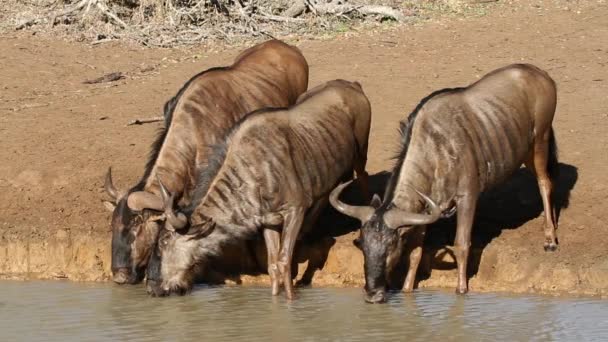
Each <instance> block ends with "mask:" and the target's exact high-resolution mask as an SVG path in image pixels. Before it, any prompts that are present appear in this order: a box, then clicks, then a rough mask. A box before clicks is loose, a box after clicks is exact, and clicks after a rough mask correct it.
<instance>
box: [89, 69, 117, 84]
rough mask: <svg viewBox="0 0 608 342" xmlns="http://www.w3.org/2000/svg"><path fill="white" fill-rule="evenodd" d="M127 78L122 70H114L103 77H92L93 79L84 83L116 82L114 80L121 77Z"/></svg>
mask: <svg viewBox="0 0 608 342" xmlns="http://www.w3.org/2000/svg"><path fill="white" fill-rule="evenodd" d="M123 78H125V75H123V74H122V72H120V71H118V72H112V73H109V74H106V75H103V76H101V77H98V78H95V79H92V80H86V81H84V82H82V83H84V84H96V83H105V82H114V81H118V80H120V79H123Z"/></svg>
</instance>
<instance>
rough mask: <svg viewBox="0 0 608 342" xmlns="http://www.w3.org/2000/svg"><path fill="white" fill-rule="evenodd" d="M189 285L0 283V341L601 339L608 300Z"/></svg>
mask: <svg viewBox="0 0 608 342" xmlns="http://www.w3.org/2000/svg"><path fill="white" fill-rule="evenodd" d="M299 294H300V296H299V300H297V301H295V302H293V303H287V302H285V300H284V299H283V298H271V296H270V295H269V290H268V289H267V288H255V287H216V288H197V289H196V290H195V291H194V293H193V294H192V295H190V296H186V297H171V298H161V299H157V298H148V297H147V296H146V294H145V291H144V289H143V288H142V287H140V286H135V287H119V286H115V285H111V284H77V283H69V282H0V341H53V340H54V341H85V340H86V341H116V340H131V341H159V340H164V341H178V340H179V341H227V340H230V341H235V340H238V339H239V338H245V339H246V340H247V341H288V340H302V341H320V340H332V341H337V340H341V341H357V340H358V341H376V340H378V341H379V340H390V341H394V340H421V341H429V340H437V339H439V338H442V339H446V340H454V341H465V340H487V341H495V340H509V341H528V340H539V341H550V340H569V341H575V340H577V341H580V340H605V339H606V338H608V301H605V300H604V301H602V300H595V299H558V298H551V297H535V296H526V297H522V296H517V297H514V296H505V295H491V294H471V295H468V296H466V297H459V296H456V295H454V294H452V293H449V292H435V291H428V290H424V291H420V292H418V293H415V294H414V295H403V294H395V295H393V296H392V297H391V298H390V302H389V303H388V304H386V305H369V304H365V303H363V300H362V296H361V291H360V290H358V289H304V290H301V291H300V292H299Z"/></svg>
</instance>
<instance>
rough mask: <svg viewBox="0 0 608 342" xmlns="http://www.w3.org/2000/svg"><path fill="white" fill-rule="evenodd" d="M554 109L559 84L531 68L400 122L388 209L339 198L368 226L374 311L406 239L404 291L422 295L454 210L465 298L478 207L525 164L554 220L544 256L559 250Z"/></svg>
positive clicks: (365, 239)
mask: <svg viewBox="0 0 608 342" xmlns="http://www.w3.org/2000/svg"><path fill="white" fill-rule="evenodd" d="M555 106H556V87H555V82H554V81H553V80H552V79H551V78H550V77H549V75H548V74H547V73H546V72H544V71H542V70H540V69H539V68H537V67H535V66H533V65H529V64H515V65H510V66H507V67H504V68H501V69H498V70H495V71H493V72H491V73H489V74H488V75H486V76H485V77H483V78H482V79H480V80H479V81H477V82H475V83H473V84H471V85H469V86H468V87H465V88H456V89H444V90H440V91H436V92H434V93H432V94H431V95H429V96H427V97H426V98H424V99H423V100H422V101H421V102H420V103H419V104H418V106H417V107H416V109H414V111H413V112H412V113H411V114H410V115H409V117H408V118H407V120H405V121H402V122H401V135H402V137H401V144H402V146H401V153H400V155H399V157H398V161H397V165H396V166H395V168H394V170H393V174H392V176H391V179H390V180H389V182H388V184H387V188H386V192H385V195H384V198H383V200H382V203H380V202H381V201H380V199H379V198H378V197H375V198H374V200H373V201H372V206H371V207H368V206H351V205H347V204H344V203H343V202H341V201H340V200H339V199H338V196H339V194H340V192H341V191H342V189H343V188H344V186H345V185H346V184H343V185H341V186H339V187H337V188H336V189H335V190H334V191H333V192H332V194H331V196H330V201H331V203H332V205H333V206H334V207H335V208H336V209H337V210H339V211H341V212H342V213H344V214H346V215H349V216H352V217H355V218H357V219H359V220H360V221H361V222H362V223H363V226H362V228H361V235H360V237H359V241H358V243H359V246H360V248H361V249H362V250H363V254H364V260H365V290H366V292H367V295H366V300H367V301H369V302H383V301H384V300H385V286H386V282H387V276H388V275H390V273H391V272H392V270H393V268H394V266H395V264H396V262H397V261H398V260H399V259H400V257H401V254H402V251H403V246H404V243H405V241H404V240H405V236H406V235H408V236H409V239H411V241H409V242H410V244H411V245H412V246H413V248H412V249H411V250H410V251H409V252H410V254H409V261H410V265H409V270H408V272H407V275H406V279H405V284H404V290H405V291H411V290H412V289H413V286H414V280H415V276H416V270H417V268H418V265H419V262H420V258H421V255H422V244H423V240H424V233H425V228H426V225H428V224H431V223H433V222H435V221H437V220H438V219H439V218H440V217H442V216H446V215H451V214H452V213H453V212H454V210H456V211H457V229H456V239H455V243H454V253H455V256H456V262H457V264H458V287H457V289H456V291H457V293H466V292H467V291H468V285H467V278H466V271H467V260H468V256H469V247H470V244H471V228H472V226H473V217H474V215H475V207H476V203H477V198H478V197H479V194H480V193H481V192H482V191H484V190H487V189H489V188H491V187H492V186H494V185H497V184H499V183H501V182H502V181H504V180H505V179H506V178H507V177H509V176H510V175H511V174H512V173H513V172H515V171H516V170H517V169H518V168H519V167H520V166H521V164H522V163H524V164H525V165H526V167H528V168H529V169H530V170H531V171H532V172H533V173H534V175H535V176H536V178H537V180H538V185H539V188H540V193H541V197H542V200H543V206H544V210H545V217H546V226H545V243H544V247H545V250H547V251H554V250H555V249H556V248H557V238H556V235H555V230H556V228H557V222H556V216H555V212H554V207H553V204H552V202H551V191H552V186H553V185H552V179H555V174H556V172H557V168H558V165H557V148H556V144H555V137H554V133H553V128H552V127H551V122H552V120H553V115H554V113H555ZM425 205H426V209H425ZM425 210H428V213H424V211H425Z"/></svg>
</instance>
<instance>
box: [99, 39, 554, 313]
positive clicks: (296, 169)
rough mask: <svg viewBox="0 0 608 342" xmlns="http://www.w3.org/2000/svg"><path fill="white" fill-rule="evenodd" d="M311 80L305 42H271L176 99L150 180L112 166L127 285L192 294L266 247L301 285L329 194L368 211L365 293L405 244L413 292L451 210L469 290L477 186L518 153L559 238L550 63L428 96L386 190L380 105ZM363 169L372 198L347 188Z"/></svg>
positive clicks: (381, 282)
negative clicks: (375, 123) (376, 151)
mask: <svg viewBox="0 0 608 342" xmlns="http://www.w3.org/2000/svg"><path fill="white" fill-rule="evenodd" d="M307 88H308V64H307V62H306V60H305V58H304V56H303V55H302V53H301V52H300V50H299V49H297V48H296V47H293V46H290V45H287V44H285V43H283V42H281V41H278V40H271V41H267V42H265V43H262V44H259V45H256V46H254V47H252V48H249V49H247V50H245V51H244V52H242V53H241V54H240V55H239V56H237V58H236V59H235V61H234V63H233V64H232V65H231V66H228V67H218V68H211V69H208V70H206V71H203V72H201V73H199V74H197V75H195V76H194V77H193V78H191V79H190V80H189V81H188V82H187V83H186V84H185V85H184V86H183V87H182V88H181V89H180V90H179V92H178V93H177V95H175V97H173V98H172V99H171V100H169V101H168V102H167V103H166V105H165V108H164V116H165V126H164V128H163V130H162V131H161V133H160V134H159V135H158V137H157V139H156V141H155V142H154V144H153V147H152V152H151V155H150V158H149V161H148V163H147V165H146V168H145V172H144V175H143V176H142V178H141V180H140V181H139V183H138V184H136V185H135V186H134V187H132V188H131V189H129V190H127V191H121V190H118V189H116V188H115V186H114V184H113V182H112V175H111V171H110V170H108V173H107V175H106V180H105V189H106V191H107V193H108V194H109V195H110V196H111V197H112V201H107V202H106V206H107V207H108V208H109V209H110V210H111V211H112V212H113V215H112V223H111V225H112V273H113V279H114V281H115V282H116V283H119V284H125V283H130V284H134V283H138V282H141V281H142V280H143V279H144V278H146V282H147V285H148V286H147V288H148V292H149V293H150V294H151V295H154V296H164V295H169V294H172V293H177V294H185V293H187V292H189V290H190V289H191V288H192V286H193V285H194V284H195V283H197V282H199V281H200V280H201V279H203V278H209V277H210V274H213V273H214V272H217V273H231V272H233V271H232V270H236V271H234V272H240V271H242V270H244V269H248V268H255V267H256V266H257V265H259V260H261V259H263V258H260V257H259V255H260V254H265V256H266V258H265V260H266V262H265V268H266V269H265V271H266V272H267V273H268V274H269V276H270V279H271V288H272V294H273V295H277V294H279V292H280V290H281V286H282V287H284V289H285V295H286V297H287V298H289V299H292V298H294V295H295V293H294V288H293V283H292V282H293V278H294V277H295V275H296V274H297V260H301V259H308V261H309V264H308V267H309V268H310V267H313V268H315V267H316V268H320V267H322V262H320V261H319V260H318V259H319V257H318V255H319V253H316V252H315V249H316V248H317V247H318V246H317V245H315V242H309V241H307V240H306V239H303V238H302V236H304V235H306V234H307V233H308V232H309V231H310V230H311V229H312V227H313V226H315V224H316V223H317V221H318V218H319V215H320V213H321V212H322V211H323V210H324V209H325V208H326V207H327V206H328V203H331V205H332V206H333V207H334V208H335V209H336V210H337V211H339V212H340V213H342V214H345V215H347V216H350V217H353V218H356V219H358V220H359V221H361V223H362V226H361V229H360V236H359V237H358V238H357V239H356V240H355V241H354V242H355V245H356V246H357V247H359V249H361V251H362V252H363V255H364V271H365V292H366V296H365V299H366V301H368V302H373V303H379V302H384V301H385V299H386V294H385V293H386V288H387V286H388V281H387V279H389V277H391V275H392V274H393V273H394V272H396V267H395V266H396V264H397V262H398V261H399V260H400V259H401V258H402V257H403V253H404V252H405V253H409V255H405V256H409V267H408V271H407V275H406V277H405V284H404V290H405V291H411V290H412V289H413V287H414V281H415V277H416V271H417V268H418V265H419V263H420V259H421V255H422V247H423V242H424V236H425V230H426V226H427V225H429V224H432V223H434V222H435V221H437V220H439V219H440V218H445V217H449V216H451V215H453V214H456V215H457V216H456V218H457V228H456V239H455V242H454V253H455V257H456V261H457V266H458V285H457V288H456V292H457V293H466V292H467V291H468V286H467V277H466V271H467V260H468V257H469V248H470V245H471V229H472V225H473V218H474V214H475V208H476V204H477V199H478V197H479V194H480V193H481V192H482V191H485V190H487V189H490V188H491V187H493V186H495V185H497V184H500V183H501V182H503V181H505V180H506V179H507V178H508V177H509V176H510V175H511V174H513V173H514V172H515V171H516V170H517V169H518V168H519V167H520V166H521V165H522V164H525V165H526V167H527V168H528V169H530V170H531V171H532V173H533V174H534V175H535V176H536V178H537V180H538V185H539V189H540V192H541V197H542V201H543V206H544V212H545V216H546V227H545V242H544V248H545V250H546V251H553V250H555V249H556V248H557V238H556V235H555V230H556V228H557V222H556V216H555V211H554V206H553V203H552V200H551V198H552V187H553V184H552V181H553V180H554V179H555V175H556V171H557V149H556V144H555V138H554V133H553V128H552V120H553V116H554V113H555V107H556V86H555V83H554V81H553V80H552V79H551V78H550V77H549V76H548V75H547V73H546V72H544V71H542V70H540V69H539V68H537V67H535V66H533V65H529V64H514V65H509V66H506V67H503V68H500V69H498V70H495V71H493V72H491V73H489V74H487V75H486V76H484V77H483V78H481V79H480V80H478V81H477V82H475V83H473V84H471V85H469V86H467V87H464V88H453V89H443V90H439V91H436V92H434V93H432V94H430V95H429V96H427V97H425V98H424V99H422V101H420V103H419V104H418V105H417V106H416V107H415V109H414V110H413V111H412V112H411V114H410V115H409V116H408V117H407V118H405V119H404V120H403V121H402V122H401V125H400V128H401V146H400V153H399V155H398V158H397V163H396V165H395V167H394V169H393V172H392V174H391V177H390V179H389V181H388V183H387V185H386V189H385V191H384V196H383V198H382V199H380V197H379V196H377V195H373V196H371V194H370V188H369V184H368V174H367V173H366V171H365V166H366V161H367V150H368V138H369V131H370V124H371V112H372V109H371V105H370V102H369V100H368V99H367V97H366V95H365V94H364V92H363V88H362V86H361V85H360V84H359V83H358V82H349V81H345V80H333V81H329V82H326V83H324V84H321V85H318V86H316V87H314V88H312V89H310V90H308V91H307ZM353 176H356V183H357V188H358V189H359V192H360V194H361V197H362V198H364V199H365V200H366V203H368V205H365V206H355V205H352V204H346V203H344V202H343V201H342V200H340V198H339V197H340V194H341V192H342V191H343V190H344V188H345V187H346V186H347V185H348V184H349V183H350V182H351V181H352V179H353ZM256 241H263V242H264V243H257V242H256ZM406 241H407V242H408V243H406ZM307 244H308V245H307ZM294 265H295V266H294ZM303 282H304V283H308V282H310V276H309V277H308V279H303Z"/></svg>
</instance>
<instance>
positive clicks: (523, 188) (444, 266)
mask: <svg viewBox="0 0 608 342" xmlns="http://www.w3.org/2000/svg"><path fill="white" fill-rule="evenodd" d="M577 180H578V169H577V168H576V167H575V166H572V165H568V164H564V163H560V164H559V176H558V177H557V179H556V180H555V181H554V182H553V187H554V189H553V203H554V206H555V208H556V212H557V218H558V220H559V216H560V213H561V211H562V210H563V209H565V208H568V206H569V204H570V192H571V191H572V189H573V188H574V186H575V184H576V182H577ZM477 203H478V204H477V210H476V214H475V224H474V227H473V232H472V236H471V244H472V246H471V253H470V256H469V263H468V270H467V274H468V277H469V278H470V277H472V276H474V275H475V274H477V272H478V270H479V264H480V262H481V256H482V254H483V251H484V249H485V248H486V246H487V245H488V244H489V243H490V242H491V241H492V240H493V239H495V238H496V237H498V236H500V234H501V233H502V231H503V230H505V229H517V228H519V227H521V226H522V225H524V224H525V223H526V222H528V221H530V220H533V219H535V218H536V217H538V216H539V215H541V214H542V212H543V204H542V199H541V196H540V191H539V189H538V183H537V181H536V178H535V177H534V176H533V175H532V173H531V172H530V171H529V170H527V169H526V168H520V169H519V170H518V171H516V172H515V174H514V175H513V176H511V178H509V179H508V180H507V181H506V182H504V183H503V184H501V185H500V186H497V187H496V188H494V189H491V190H490V191H487V192H484V193H482V194H481V196H480V198H479V200H478V202H477ZM558 235H559V229H558ZM455 236H456V215H454V216H453V217H451V218H449V219H444V220H440V221H438V222H437V223H435V224H432V225H430V226H429V227H428V229H427V234H426V237H425V244H424V251H423V262H422V263H421V265H420V269H419V272H418V277H417V282H419V281H421V280H425V279H428V278H429V277H430V275H431V273H432V270H434V269H436V270H449V269H455V268H456V267H457V265H456V262H455V260H456V258H455V256H454V255H453V253H452V251H451V250H450V249H447V248H446V246H453V244H454V238H455ZM538 241H539V242H538V248H539V249H542V241H543V233H542V230H539V231H538ZM404 254H405V253H404ZM445 254H449V255H450V258H448V259H451V260H452V262H446V261H443V260H445V258H444V256H445ZM406 259H407V258H406V256H405V255H404V256H403V258H402V260H401V262H400V264H399V270H400V272H396V275H395V279H393V284H395V287H397V288H401V287H403V282H404V280H405V273H406V271H407V260H406ZM417 285H418V284H417V283H416V286H417Z"/></svg>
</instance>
